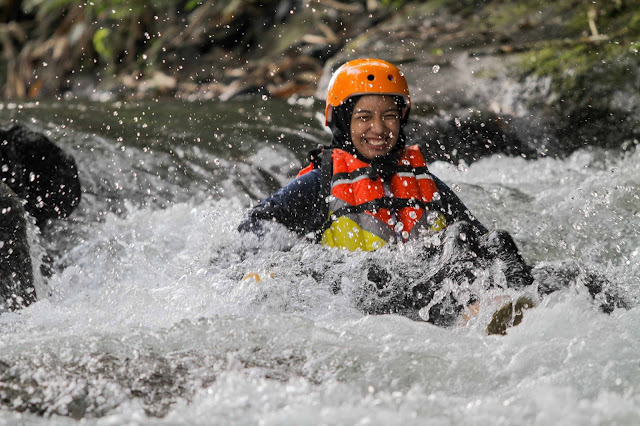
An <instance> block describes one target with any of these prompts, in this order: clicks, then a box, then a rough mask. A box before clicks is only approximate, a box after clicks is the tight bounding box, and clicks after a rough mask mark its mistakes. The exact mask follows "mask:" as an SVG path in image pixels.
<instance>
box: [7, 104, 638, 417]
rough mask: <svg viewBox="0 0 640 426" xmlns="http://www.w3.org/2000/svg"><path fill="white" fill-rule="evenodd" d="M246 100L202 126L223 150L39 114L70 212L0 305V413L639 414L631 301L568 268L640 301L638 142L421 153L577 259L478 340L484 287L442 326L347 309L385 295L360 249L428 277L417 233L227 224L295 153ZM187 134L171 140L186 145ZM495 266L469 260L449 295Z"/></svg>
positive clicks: (485, 215) (534, 250)
mask: <svg viewBox="0 0 640 426" xmlns="http://www.w3.org/2000/svg"><path fill="white" fill-rule="evenodd" d="M263 104H269V106H270V108H272V109H274V108H275V109H276V111H277V108H281V107H282V108H290V106H284V105H279V104H273V103H272V101H268V102H262V101H260V105H263ZM191 108H196V107H195V106H192V107H191ZM206 108H207V109H208V110H209V111H210V109H211V108H212V106H211V105H206ZM234 108H245V109H246V110H250V109H249V107H247V106H242V105H241V106H240V107H238V106H237V105H236V106H234ZM294 108H299V106H295V107H294ZM165 109H166V108H165ZM178 109H179V108H176V111H174V112H175V113H176V114H177V113H178V112H177V110H178ZM22 111H23V112H22V113H21V114H27V113H28V114H33V115H36V116H39V117H40V116H43V117H44V116H45V115H46V114H48V112H47V111H46V110H45V108H43V107H40V108H36V109H35V110H31V111H29V110H28V109H23V110H22ZM133 112H134V113H135V115H136V116H139V115H140V114H139V111H137V110H135V108H134V111H133ZM39 114H40V115H39ZM277 115H278V114H277V113H275V112H274V114H273V116H277ZM308 115H309V116H313V112H309V114H308ZM121 117H122V115H121ZM253 117H254V116H249V117H245V119H244V121H242V122H240V123H239V124H238V125H237V126H238V127H229V128H228V129H226V130H224V131H221V133H223V132H226V133H228V134H232V133H233V134H234V137H233V138H229V137H225V138H222V139H221V140H220V143H225V142H228V143H234V141H237V140H238V138H239V139H242V140H244V141H246V143H247V146H246V147H240V148H239V149H238V150H237V151H233V150H232V151H233V152H228V153H225V152H224V150H221V149H220V148H219V146H218V145H216V144H214V145H213V147H212V146H210V145H211V144H207V143H203V144H202V145H194V144H182V143H180V144H178V143H176V142H175V141H174V143H175V144H176V146H174V147H171V149H156V148H153V145H152V144H151V141H150V139H146V140H135V142H133V140H134V139H135V138H134V139H129V138H128V137H127V135H124V136H122V138H123V140H122V142H120V144H121V146H123V147H124V148H125V149H124V150H122V149H120V147H119V146H118V142H117V141H116V140H114V139H110V138H109V137H105V136H95V135H92V134H91V133H90V132H87V131H86V130H85V129H83V128H82V126H83V124H82V123H84V125H87V126H88V125H89V123H88V121H84V122H83V121H82V120H81V119H76V123H75V126H76V129H78V130H70V129H66V130H64V132H63V131H62V130H61V129H60V127H56V126H53V127H52V128H51V129H50V130H51V132H52V135H54V136H55V137H59V138H58V139H56V141H57V142H59V143H60V144H61V145H62V146H63V148H65V149H66V150H68V151H69V152H71V153H72V154H74V156H75V157H76V160H77V161H78V167H79V170H80V172H81V178H83V185H84V186H83V187H84V189H85V191H86V194H85V197H84V198H83V201H82V203H81V206H80V208H79V209H78V211H77V212H76V213H74V216H73V217H72V218H71V219H70V220H69V221H68V222H64V223H57V224H55V225H54V226H53V227H52V228H50V229H47V230H45V231H44V233H43V235H42V236H38V235H33V236H32V240H34V241H37V239H40V241H41V242H40V245H38V244H32V245H33V246H34V247H35V250H36V251H37V250H46V251H47V252H48V253H50V255H51V256H52V257H53V258H54V263H53V265H52V268H53V275H52V276H51V277H50V278H48V279H47V280H46V290H45V291H44V293H45V296H44V297H42V296H41V297H40V300H39V301H38V302H37V303H35V304H33V305H31V306H29V307H28V308H26V309H24V310H22V311H19V312H14V313H5V314H3V315H1V316H0V329H1V330H2V331H1V334H0V354H1V355H0V401H2V404H1V408H0V423H7V424H12V423H16V422H19V423H28V424H44V423H49V422H50V421H51V417H53V420H54V421H55V422H56V423H57V424H76V420H75V419H83V421H84V422H85V423H88V424H124V423H134V424H178V423H179V424H229V423H233V424H254V423H260V424H345V425H347V424H349V425H350V424H459V423H466V422H471V423H476V424H485V423H505V424H514V423H515V424H549V423H551V424H583V423H599V424H601V423H605V424H608V423H613V424H635V423H637V422H638V421H639V420H640V393H639V392H638V388H639V384H640V370H639V369H638V365H637V353H638V352H639V351H640V343H638V342H640V315H639V311H638V308H637V307H635V303H633V305H632V307H631V309H629V310H626V309H616V310H614V311H613V312H612V313H611V314H609V315H606V314H603V313H602V312H601V311H600V309H599V307H598V304H597V303H596V302H594V301H593V300H592V298H591V297H590V296H589V294H588V292H587V290H586V288H585V287H584V285H583V282H582V281H581V280H582V279H583V278H584V277H585V276H586V275H587V272H588V271H595V272H597V273H598V274H600V275H602V276H604V277H606V278H607V279H608V280H609V281H610V282H611V283H614V284H615V285H616V286H617V287H618V288H620V289H622V290H624V293H625V295H626V297H628V298H629V299H630V300H632V301H635V300H637V298H638V284H639V283H638V277H639V276H640V270H639V266H638V265H639V264H640V262H639V257H640V238H639V233H638V226H639V225H638V223H639V221H638V219H639V215H640V213H639V212H640V199H639V195H638V194H639V191H638V187H639V184H640V178H639V176H640V172H639V170H638V168H639V166H638V164H640V161H639V160H640V153H639V152H638V151H637V150H635V151H628V152H614V151H601V150H590V151H589V150H583V151H579V152H576V153H575V154H573V155H572V156H570V157H569V158H567V159H564V160H556V159H542V160H538V161H525V160H523V159H519V158H501V157H500V156H494V157H491V158H486V159H484V160H481V161H479V162H477V163H474V164H472V165H470V166H469V167H468V168H464V169H459V168H456V167H453V166H449V165H447V164H444V163H436V164H434V165H433V166H432V167H431V170H432V172H433V173H434V174H436V175H437V176H438V177H440V178H441V179H443V180H444V181H445V182H447V183H449V184H450V185H452V186H453V185H454V184H455V185H457V187H459V191H460V192H459V196H460V197H461V198H462V199H463V200H464V201H465V203H466V204H467V206H468V207H469V208H470V209H471V210H472V211H473V212H474V213H475V214H476V215H477V216H478V217H479V218H480V220H481V221H482V222H483V223H485V224H486V225H488V226H489V227H490V228H502V229H507V230H509V231H510V232H511V233H512V234H513V235H514V238H515V239H516V241H517V242H518V244H519V246H520V247H521V249H522V252H523V256H524V257H525V259H527V261H528V262H529V263H531V264H533V265H535V266H537V267H541V266H545V265H546V266H548V265H552V266H553V265H566V264H571V265H573V267H574V268H576V269H575V270H576V272H575V274H574V276H573V278H572V279H573V281H572V282H571V285H570V286H569V287H567V288H566V289H563V290H560V291H557V292H555V293H553V294H551V295H549V296H546V297H544V298H542V299H540V300H539V301H538V304H537V306H536V307H535V308H534V309H529V310H527V311H526V312H525V314H524V318H523V321H522V323H521V324H520V325H518V326H516V327H513V328H510V329H509V330H508V333H507V335H506V336H488V335H487V334H486V331H485V330H486V325H487V323H488V322H489V321H490V319H491V314H492V312H493V310H495V309H496V308H497V307H499V306H495V304H493V302H492V300H493V296H494V295H495V294H492V293H488V294H487V295H486V297H484V298H483V299H482V300H481V309H480V313H479V315H478V317H476V318H475V319H472V320H471V321H470V322H469V323H468V324H467V325H461V324H457V325H455V326H453V327H450V328H441V327H437V326H434V325H432V324H430V323H426V322H423V321H413V320H411V319H409V318H407V317H405V316H403V315H398V314H395V313H394V314H383V315H367V314H366V313H364V312H363V310H367V309H366V308H367V306H368V307H369V308H371V306H373V305H375V307H376V308H375V309H378V308H379V310H380V311H384V309H385V307H386V306H387V305H385V303H386V301H388V298H393V297H395V296H397V295H398V294H399V293H393V292H390V293H378V290H379V289H377V288H376V287H375V285H373V284H372V283H371V282H370V281H368V279H367V273H368V271H369V269H370V267H371V266H372V265H376V266H378V267H381V268H384V269H385V270H386V271H388V272H389V273H390V274H391V275H393V276H394V277H395V278H396V281H397V282H398V283H400V282H401V281H402V280H400V279H399V278H398V277H402V276H409V275H411V276H417V275H418V274H420V273H423V274H427V273H428V270H429V269H428V268H429V267H430V266H433V265H430V264H429V263H428V261H426V262H425V260H424V258H423V257H421V256H422V255H421V253H422V252H421V246H420V245H419V244H413V245H412V244H408V245H406V246H402V247H396V248H390V247H385V248H383V249H381V250H378V251H376V252H374V253H346V252H342V251H339V250H333V249H328V248H325V247H321V246H318V245H315V244H312V243H310V242H307V241H304V240H300V239H298V238H296V237H294V236H293V235H292V234H291V233H289V232H288V231H286V230H284V229H282V228H279V227H278V226H277V225H274V226H273V230H272V231H273V232H270V233H269V236H268V237H267V238H266V239H264V240H259V239H257V238H256V237H255V236H252V235H240V234H239V233H238V232H237V231H236V227H237V225H238V223H239V222H240V220H241V218H242V216H243V214H244V211H245V210H246V208H247V206H248V205H249V204H250V203H251V202H252V200H255V199H256V198H259V197H261V196H263V195H265V194H266V193H268V192H269V191H270V190H271V186H269V184H266V183H265V182H267V179H272V180H273V184H272V186H278V185H280V184H282V183H283V182H285V181H286V180H287V179H288V178H290V176H291V173H292V171H293V170H295V169H296V167H298V166H299V165H300V164H301V160H302V158H301V157H302V155H301V153H302V151H303V150H302V149H301V147H300V146H292V145H290V144H288V143H287V138H284V140H282V139H279V138H278V137H279V136H280V135H281V134H282V131H283V128H285V130H286V132H287V134H288V135H291V136H293V135H295V134H296V133H299V132H300V130H299V129H298V128H297V127H295V125H294V124H293V123H290V124H289V125H285V124H278V123H276V124H275V125H274V128H273V129H271V130H269V131H268V132H267V134H266V136H264V133H263V132H262V130H263V129H264V127H259V129H258V130H257V131H256V128H255V127H251V126H247V124H248V123H253V122H254V121H256V122H258V123H260V121H259V120H253V119H252V118H253ZM39 120H40V121H39V122H42V121H44V122H48V120H53V122H54V123H55V122H56V120H55V119H51V118H49V119H45V118H40V119H39ZM178 121H179V120H176V122H178ZM302 121H303V120H302V119H300V122H302ZM47 128H48V127H47ZM238 129H240V130H238ZM123 131H124V130H123ZM179 131H180V129H179V128H178V129H176V128H173V129H171V132H173V133H176V132H179ZM167 132H168V130H167ZM202 132H203V133H202V134H193V135H191V137H192V138H194V139H195V138H197V137H200V138H202V140H203V141H206V140H207V134H206V133H207V132H208V129H204V130H202ZM234 132H235V133H234ZM269 132H271V133H269ZM63 133H64V134H63ZM162 136H163V133H162V132H160V136H153V138H157V139H158V140H160V139H161V138H162ZM308 136H309V135H308V134H307V135H305V136H303V137H308ZM164 137H167V138H168V139H171V137H170V136H168V135H167V134H164ZM312 137H315V136H313V135H312ZM290 139H293V138H290ZM130 140H131V141H132V142H128V141H130ZM154 140H155V139H154ZM265 140H268V141H269V142H268V143H264V141H265ZM147 146H151V147H152V152H151V153H149V150H147V151H145V149H144V148H145V147H147ZM196 147H197V148H198V149H196ZM177 148H181V150H182V154H178V152H179V151H180V150H178V149H177ZM260 148H262V149H263V150H262V151H261V150H260ZM215 160H218V161H217V162H216V161H215ZM141 162H144V164H142V163H141ZM257 166H259V167H257ZM170 167H175V169H173V171H170V170H169V169H170ZM258 170H261V171H258ZM115 182H118V183H119V186H116V185H115ZM147 190H150V192H149V191H147ZM421 259H422V261H423V262H425V263H423V264H420V261H421ZM412 274H414V275H412ZM499 275H500V271H499V268H497V267H496V266H495V265H494V266H493V267H488V268H487V269H486V270H483V271H480V274H479V275H478V279H477V280H475V281H473V280H472V281H469V282H468V287H467V288H466V290H465V291H467V293H473V294H477V293H478V291H477V290H478V289H477V288H476V287H474V283H475V285H476V286H479V285H481V284H482V283H483V280H488V279H494V280H499ZM396 281H394V282H396ZM398 285H401V283H400V284H398ZM40 293H42V292H41V291H39V295H40ZM502 294H506V295H507V296H509V297H511V296H513V297H515V296H517V295H516V294H511V293H509V292H508V291H503V293H502ZM376 304H377V305H376ZM371 309H373V308H371ZM375 309H374V310H375Z"/></svg>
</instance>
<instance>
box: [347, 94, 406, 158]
mask: <svg viewBox="0 0 640 426" xmlns="http://www.w3.org/2000/svg"><path fill="white" fill-rule="evenodd" d="M399 132H400V112H399V111H398V106H397V105H396V102H395V100H394V98H393V97H392V96H386V95H365V96H363V97H361V98H360V99H358V102H356V104H355V106H354V108H353V114H352V115H351V141H352V142H353V145H354V146H355V147H356V149H357V150H358V152H359V153H360V154H362V155H363V156H364V157H366V158H367V159H369V160H373V159H374V158H376V157H381V156H383V155H386V154H388V153H389V152H391V150H392V149H393V147H394V146H395V145H396V143H397V142H398V134H399Z"/></svg>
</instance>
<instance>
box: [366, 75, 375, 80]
mask: <svg viewBox="0 0 640 426" xmlns="http://www.w3.org/2000/svg"><path fill="white" fill-rule="evenodd" d="M375 78H376V77H375V76H374V75H373V74H369V75H368V76H367V80H369V81H373V80H375Z"/></svg>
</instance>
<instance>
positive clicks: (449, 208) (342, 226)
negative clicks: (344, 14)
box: [238, 59, 533, 324]
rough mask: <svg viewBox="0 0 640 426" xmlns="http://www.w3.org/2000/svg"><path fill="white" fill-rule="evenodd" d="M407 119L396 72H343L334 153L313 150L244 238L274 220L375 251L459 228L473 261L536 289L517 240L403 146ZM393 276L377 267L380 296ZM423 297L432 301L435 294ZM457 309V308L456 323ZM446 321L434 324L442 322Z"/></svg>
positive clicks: (374, 62) (368, 64) (372, 66)
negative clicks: (490, 261) (494, 262)
mask: <svg viewBox="0 0 640 426" xmlns="http://www.w3.org/2000/svg"><path fill="white" fill-rule="evenodd" d="M410 110H411V98H410V95H409V87H408V85H407V82H406V79H405V77H404V75H403V74H402V72H401V71H400V70H399V69H398V68H397V67H396V66H395V65H393V64H391V63H389V62H386V61H383V60H380V59H357V60H352V61H349V62H347V63H345V64H343V65H342V66H341V67H340V68H338V69H337V70H336V72H335V73H334V74H333V76H332V78H331V81H330V83H329V87H328V92H327V99H326V109H325V125H326V126H328V127H329V128H330V129H331V133H332V140H331V144H330V145H329V146H324V147H321V148H318V149H315V150H312V151H311V152H310V153H309V159H310V164H309V166H307V167H306V168H304V169H303V170H301V171H300V173H299V174H298V176H297V177H296V178H295V179H294V180H293V181H292V182H290V183H289V184H288V185H286V186H285V187H283V188H281V189H280V190H279V191H278V192H276V193H275V194H274V195H272V196H270V197H268V198H265V199H264V200H262V201H261V202H260V203H259V204H258V205H256V206H255V207H253V208H252V209H251V210H250V211H249V213H248V216H247V218H246V219H245V220H244V221H243V222H242V223H241V224H240V226H239V228H238V229H239V231H241V232H253V233H256V234H258V235H262V234H263V233H264V226H263V224H264V222H265V221H270V222H273V221H275V222H278V223H280V224H282V225H284V226H286V227H287V228H289V229H291V230H293V231H295V232H297V233H299V234H301V235H312V236H314V238H315V239H316V240H317V241H319V242H321V243H322V244H325V245H327V246H330V247H339V248H344V249H348V250H352V251H353V250H363V251H371V250H376V249H378V248H380V247H383V246H385V245H387V244H391V243H397V242H406V241H408V240H412V239H418V238H423V237H424V236H425V235H430V234H434V233H440V232H444V230H445V229H447V228H449V227H451V226H452V225H455V226H456V227H457V232H458V233H459V235H462V236H464V237H463V239H465V240H467V243H468V244H469V245H470V246H471V247H472V248H473V250H475V251H476V252H477V253H481V254H482V255H484V256H493V257H496V256H497V257H500V258H501V259H503V260H504V261H505V262H506V264H508V265H509V268H508V271H507V274H508V275H510V276H509V277H507V278H508V283H509V285H510V286H513V287H524V286H527V285H529V284H531V283H532V281H533V279H532V278H531V274H530V268H529V267H528V266H527V265H526V264H525V262H524V261H523V260H522V258H521V256H520V254H519V252H518V249H517V247H516V244H515V242H514V241H513V239H512V238H511V236H510V235H509V234H508V233H507V232H506V231H494V232H488V230H487V228H486V227H485V226H484V225H483V224H482V223H480V221H479V220H478V219H477V218H476V217H475V216H474V215H472V214H471V212H470V211H469V209H468V208H467V207H466V206H465V205H464V204H463V203H462V201H461V200H460V199H459V198H458V197H457V196H456V194H455V193H454V192H453V191H452V190H451V189H450V188H449V187H448V186H447V185H446V184H445V183H444V182H443V181H442V180H440V179H438V178H437V177H436V176H434V175H433V174H431V173H430V172H429V170H428V168H427V164H426V162H425V159H424V155H423V154H422V148H421V147H420V146H418V145H413V146H407V145H406V137H405V133H404V127H405V125H406V124H407V121H408V118H409V113H410ZM388 275H389V274H387V273H386V272H385V271H384V270H383V269H382V270H381V267H380V266H379V265H378V266H374V267H373V268H371V270H370V271H369V275H368V278H369V280H371V281H373V282H375V283H376V285H378V288H381V286H384V284H385V283H384V281H385V279H386V278H385V277H388ZM418 287H419V286H418ZM414 291H415V288H414ZM423 292H424V293H430V294H431V295H433V290H430V289H423ZM411 303H413V302H411ZM461 309H462V308H461V307H458V308H457V309H454V311H455V312H454V314H455V315H454V317H455V316H456V315H457V314H459V313H460V312H461ZM441 316H442V315H433V316H431V317H430V318H431V319H432V322H435V323H438V321H439V320H438V318H439V317H441ZM449 317H451V315H449ZM449 319H450V318H449ZM441 322H442V323H443V324H444V323H445V322H449V323H450V320H447V321H441Z"/></svg>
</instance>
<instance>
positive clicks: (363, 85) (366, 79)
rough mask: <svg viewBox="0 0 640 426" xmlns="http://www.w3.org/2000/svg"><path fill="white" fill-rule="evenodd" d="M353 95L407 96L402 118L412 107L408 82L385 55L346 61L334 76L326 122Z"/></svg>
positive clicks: (328, 121)
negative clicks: (382, 57)
mask: <svg viewBox="0 0 640 426" xmlns="http://www.w3.org/2000/svg"><path fill="white" fill-rule="evenodd" d="M354 95H394V96H401V97H402V98H403V99H404V100H405V105H404V107H403V110H402V118H403V119H406V116H407V114H408V112H409V108H410V107H411V98H410V97H409V86H408V85H407V80H405V78H404V74H402V72H400V70H399V69H398V67H396V66H395V65H393V64H391V63H389V62H387V61H383V60H382V59H354V60H352V61H349V62H347V63H345V64H343V65H342V66H341V67H340V68H338V69H337V70H336V72H335V73H334V74H333V76H332V77H331V81H330V82H329V90H328V92H327V107H326V109H325V112H324V117H325V125H327V126H328V125H329V123H330V122H331V115H332V112H333V109H334V108H336V107H338V106H340V105H341V104H342V103H343V102H344V101H346V100H347V99H348V98H350V97H351V96H354Z"/></svg>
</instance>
